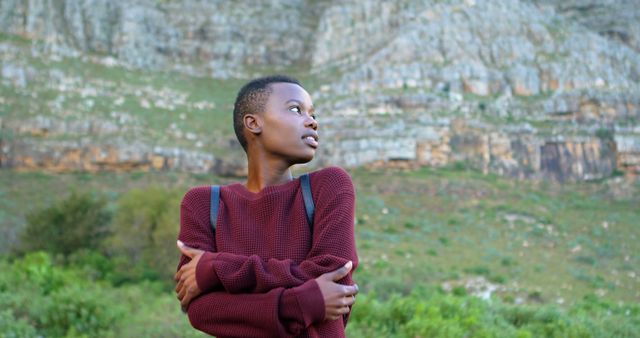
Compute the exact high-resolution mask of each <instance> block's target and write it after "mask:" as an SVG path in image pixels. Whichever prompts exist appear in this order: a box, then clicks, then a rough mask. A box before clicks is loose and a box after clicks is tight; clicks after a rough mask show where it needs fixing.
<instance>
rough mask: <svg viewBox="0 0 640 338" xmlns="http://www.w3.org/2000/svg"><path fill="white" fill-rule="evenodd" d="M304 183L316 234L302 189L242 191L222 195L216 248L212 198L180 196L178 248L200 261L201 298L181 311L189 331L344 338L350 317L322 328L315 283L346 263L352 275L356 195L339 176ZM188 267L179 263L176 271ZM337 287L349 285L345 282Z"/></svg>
mask: <svg viewBox="0 0 640 338" xmlns="http://www.w3.org/2000/svg"><path fill="white" fill-rule="evenodd" d="M309 176H310V181H311V190H312V194H313V200H314V203H315V207H316V208H315V217H314V226H313V234H312V233H311V229H310V227H309V224H308V222H307V219H306V213H305V208H304V201H303V198H302V189H301V186H300V180H299V179H294V180H292V181H290V182H287V183H284V184H281V185H277V186H269V187H265V188H264V189H262V190H261V191H260V192H258V193H252V192H250V191H248V190H247V189H246V188H245V187H244V186H243V185H242V184H239V183H236V184H231V185H228V186H223V187H221V189H220V205H219V211H218V221H217V226H216V232H215V241H214V240H213V236H214V234H213V230H212V229H211V224H210V222H209V213H210V201H211V188H210V187H209V186H201V187H195V188H192V189H190V190H189V191H188V192H187V193H186V194H185V196H184V198H183V200H182V203H181V205H180V235H179V237H178V238H179V239H180V240H181V241H182V242H184V243H185V244H186V245H188V246H191V247H195V248H198V249H202V250H205V251H206V252H205V254H204V255H203V256H202V258H201V259H200V262H199V263H198V266H197V267H196V280H197V281H198V286H199V287H200V288H201V289H202V291H203V293H202V295H201V296H199V297H198V298H196V299H194V300H193V301H192V302H191V304H190V305H189V307H188V310H187V313H188V315H189V320H190V321H191V324H192V325H193V327H195V328H196V329H198V330H201V331H204V332H206V333H209V334H212V335H215V336H218V337H289V336H294V337H297V336H302V337H332V338H333V337H344V329H345V326H346V324H347V319H348V316H345V317H344V318H343V319H338V320H334V321H325V320H324V314H325V309H324V299H323V297H322V293H321V292H320V289H319V287H318V284H317V282H316V281H315V278H316V277H318V276H320V275H321V274H323V273H326V272H330V271H334V270H336V269H338V268H339V267H341V266H343V265H344V264H346V263H347V262H348V261H350V260H351V261H353V265H354V268H353V270H352V272H353V271H354V270H355V268H356V267H357V265H358V257H357V253H356V245H355V238H354V215H355V192H354V187H353V183H352V182H351V178H350V177H349V174H347V173H346V172H345V171H344V170H343V169H340V168H337V167H330V168H326V169H322V170H319V171H316V172H312V173H311V174H310V175H309ZM188 261H189V259H188V258H187V257H186V256H184V255H183V256H182V257H181V259H180V264H179V266H178V268H180V266H182V265H183V264H185V263H187V262H188ZM340 283H342V284H349V285H350V284H353V281H352V278H351V273H350V274H349V275H348V276H347V277H345V278H344V279H342V280H341V281H340Z"/></svg>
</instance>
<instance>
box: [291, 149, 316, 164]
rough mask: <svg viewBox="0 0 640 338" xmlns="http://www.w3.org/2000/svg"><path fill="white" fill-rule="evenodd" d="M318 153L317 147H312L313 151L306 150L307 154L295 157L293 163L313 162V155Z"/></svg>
mask: <svg viewBox="0 0 640 338" xmlns="http://www.w3.org/2000/svg"><path fill="white" fill-rule="evenodd" d="M315 155H316V151H315V149H312V151H309V152H306V153H305V154H300V155H298V156H296V157H295V159H294V161H293V162H294V163H293V164H305V163H309V162H311V160H313V157H314V156H315Z"/></svg>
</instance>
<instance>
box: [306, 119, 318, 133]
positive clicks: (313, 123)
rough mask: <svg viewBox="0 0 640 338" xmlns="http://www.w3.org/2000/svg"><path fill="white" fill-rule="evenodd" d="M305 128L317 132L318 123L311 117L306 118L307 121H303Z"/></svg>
mask: <svg viewBox="0 0 640 338" xmlns="http://www.w3.org/2000/svg"><path fill="white" fill-rule="evenodd" d="M304 126H305V127H310V128H313V130H318V121H316V119H314V118H313V117H311V116H307V120H306V121H305V125H304Z"/></svg>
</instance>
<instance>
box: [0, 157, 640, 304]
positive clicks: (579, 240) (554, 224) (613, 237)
mask: <svg viewBox="0 0 640 338" xmlns="http://www.w3.org/2000/svg"><path fill="white" fill-rule="evenodd" d="M351 174H352V176H353V178H354V181H355V184H356V190H357V196H358V197H357V226H356V233H357V244H358V252H359V256H360V259H361V262H360V266H359V268H358V271H357V275H356V280H357V281H358V283H359V284H360V286H361V288H362V289H363V290H364V291H365V292H373V291H375V292H376V293H377V294H379V295H381V296H384V297H386V296H388V295H391V294H392V293H394V292H400V293H407V292H409V291H411V290H412V289H413V288H414V287H416V286H418V285H441V284H442V283H445V282H461V281H465V280H468V279H469V278H473V277H477V276H480V277H483V278H485V279H486V280H488V281H489V282H491V283H493V284H498V285H500V286H501V287H502V288H501V290H498V291H496V294H495V296H497V297H501V298H503V299H507V300H514V299H516V298H522V299H524V300H525V301H527V300H528V299H529V298H530V297H528V295H530V294H531V293H537V294H538V296H539V297H536V299H538V298H540V299H542V301H544V302H549V303H555V302H558V301H560V302H562V303H563V304H569V303H573V302H574V301H577V300H579V299H582V298H583V297H584V296H586V295H593V294H598V295H600V296H602V297H605V298H606V299H610V300H612V301H638V300H640V287H639V286H638V285H639V283H640V279H639V278H640V277H638V275H640V272H639V271H638V269H637V267H638V266H640V264H639V263H640V262H639V261H638V257H637V256H636V255H635V253H636V252H639V251H640V245H639V244H638V236H640V229H639V228H638V227H637V219H640V210H639V209H638V208H637V207H636V206H637V203H638V201H637V199H636V200H613V199H611V198H610V197H609V194H608V193H607V186H606V183H605V182H593V183H582V184H567V185H562V186H560V185H555V184H551V183H548V182H521V181H515V180H510V179H506V178H501V177H498V176H495V175H482V174H480V173H478V172H474V171H469V170H455V169H452V168H449V169H447V168H445V169H440V170H434V169H421V170H417V171H389V170H387V171H374V170H365V169H358V170H354V171H352V172H351ZM233 180H234V179H230V178H224V179H223V178H216V177H210V176H207V175H189V174H181V173H141V172H133V173H100V174H88V173H69V174H46V173H19V172H11V171H0V186H1V187H2V188H0V196H2V199H0V220H1V222H0V231H2V232H4V233H7V234H8V235H7V236H4V238H6V239H5V241H7V240H10V239H12V240H15V239H16V238H18V235H19V233H20V230H21V229H22V228H23V226H24V215H25V214H26V213H28V212H29V211H31V210H34V209H37V208H41V207H43V206H47V205H49V204H51V203H52V202H53V201H54V200H55V199H57V198H61V197H63V196H66V195H67V194H68V193H69V189H72V188H76V189H92V190H97V191H101V192H103V193H105V194H106V195H107V196H108V197H109V198H110V200H111V201H112V203H113V202H115V200H116V199H117V198H118V197H119V196H120V195H122V194H123V193H125V192H126V191H128V190H130V189H133V188H141V187H146V186H150V185H160V186H164V187H168V188H178V189H184V190H185V191H186V189H187V188H188V187H190V186H194V185H200V184H225V183H229V182H231V181H233ZM636 196H637V195H636ZM176 207H177V206H176ZM0 244H2V245H1V247H3V248H5V249H6V248H8V247H10V246H11V243H10V242H9V243H6V242H5V243H0Z"/></svg>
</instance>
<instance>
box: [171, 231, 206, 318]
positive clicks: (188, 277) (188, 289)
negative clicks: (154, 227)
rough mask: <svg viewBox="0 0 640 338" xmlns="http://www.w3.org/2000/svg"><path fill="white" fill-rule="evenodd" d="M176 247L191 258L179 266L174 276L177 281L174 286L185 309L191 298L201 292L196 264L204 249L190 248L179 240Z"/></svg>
mask: <svg viewBox="0 0 640 338" xmlns="http://www.w3.org/2000/svg"><path fill="white" fill-rule="evenodd" d="M178 249H180V251H181V252H182V254H183V255H185V256H187V257H189V258H191V261H189V263H187V264H185V265H183V266H181V267H180V270H178V272H176V275H175V277H174V279H175V281H176V283H178V285H177V286H176V293H177V294H178V299H179V300H180V304H181V305H182V308H183V309H186V308H187V306H188V305H189V303H190V302H191V300H192V299H194V298H195V297H197V296H198V295H200V293H202V290H200V288H199V287H198V281H197V280H196V266H198V262H199V261H200V257H202V254H203V253H204V251H202V250H199V249H194V248H190V247H188V246H186V245H185V244H184V243H182V242H181V241H178Z"/></svg>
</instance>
